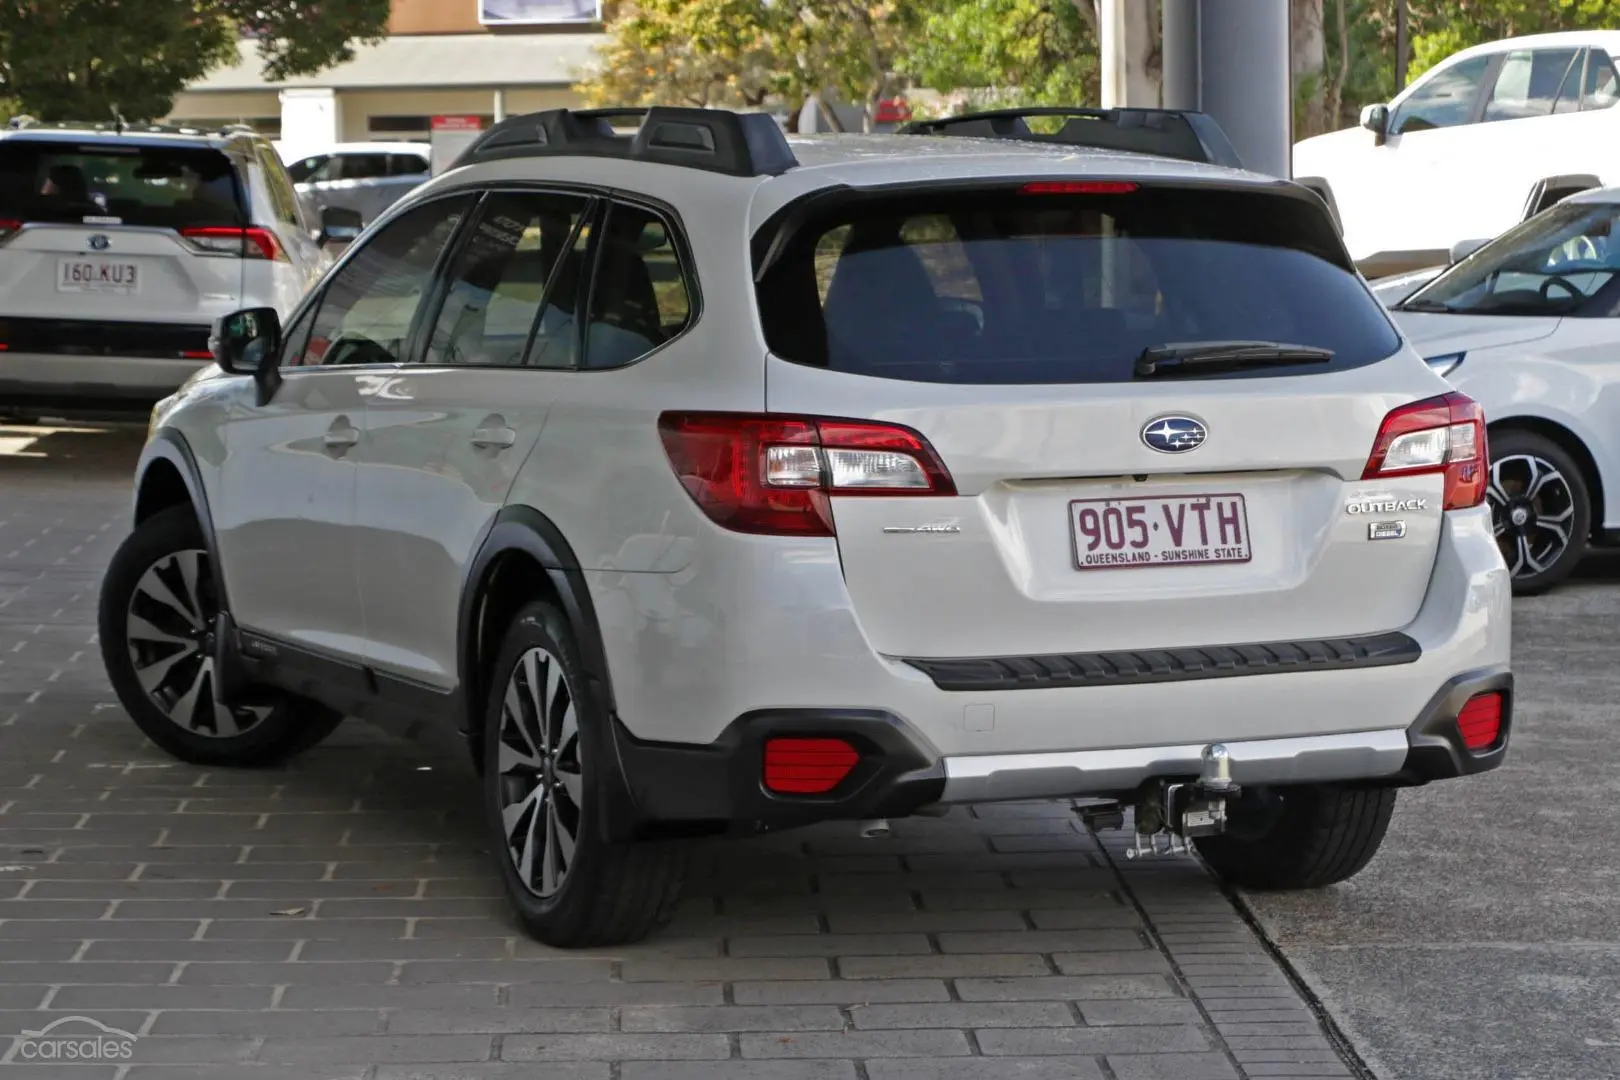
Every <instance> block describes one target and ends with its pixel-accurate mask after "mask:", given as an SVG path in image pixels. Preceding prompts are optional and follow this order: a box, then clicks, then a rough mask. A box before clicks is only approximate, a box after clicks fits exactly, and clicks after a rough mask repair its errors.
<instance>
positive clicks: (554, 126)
mask: <svg viewBox="0 0 1620 1080" xmlns="http://www.w3.org/2000/svg"><path fill="white" fill-rule="evenodd" d="M637 119H639V120H640V126H639V127H638V128H637V129H636V131H635V132H634V134H620V133H619V132H618V131H616V130H615V127H614V123H613V122H614V121H624V120H637ZM527 157H611V158H623V159H625V160H629V161H646V162H653V163H657V164H660V165H677V166H681V167H684V168H690V169H702V170H705V171H707V172H717V173H724V174H726V175H728V176H780V175H781V174H782V173H785V172H787V171H788V170H789V169H792V168H794V167H796V166H797V165H798V164H799V161H798V158H796V157H794V155H793V149H792V148H791V147H790V146H789V145H788V141H787V136H786V135H784V134H783V133H782V129H781V128H780V127H779V126H777V123H776V121H775V120H773V119H772V118H771V117H769V116H767V115H765V114H764V113H735V112H730V111H728V110H725V109H687V108H666V107H662V106H654V107H651V108H635V109H580V110H569V109H551V110H549V111H546V112H538V113H527V114H525V115H523V116H514V117H512V118H510V119H508V120H503V121H501V122H500V123H498V124H496V125H495V126H494V127H492V128H490V129H489V131H487V132H486V133H485V134H484V135H483V136H482V137H481V138H479V139H478V141H477V142H475V143H473V145H472V146H470V147H468V148H467V150H466V151H465V152H463V153H462V155H461V156H460V157H459V158H457V159H456V161H455V163H454V165H452V168H460V167H461V166H463V165H472V164H477V163H480V162H486V161H499V160H504V159H510V158H527Z"/></svg>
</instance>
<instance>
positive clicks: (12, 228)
mask: <svg viewBox="0 0 1620 1080" xmlns="http://www.w3.org/2000/svg"><path fill="white" fill-rule="evenodd" d="M22 227H23V223H22V222H20V221H18V220H17V219H16V218H0V243H4V242H5V241H6V240H7V239H9V238H10V237H11V234H12V233H14V232H16V231H17V230H18V229H20V228H22Z"/></svg>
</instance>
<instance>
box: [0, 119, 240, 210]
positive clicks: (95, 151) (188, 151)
mask: <svg viewBox="0 0 1620 1080" xmlns="http://www.w3.org/2000/svg"><path fill="white" fill-rule="evenodd" d="M244 205H245V203H244V199H243V192H242V184H241V181H240V180H239V178H238V177H237V175H236V170H235V169H234V168H233V167H232V165H231V160H230V158H228V157H226V156H225V155H224V154H222V153H220V152H219V151H218V150H212V149H209V148H207V147H191V146H183V147H167V146H141V145H138V144H137V145H131V144H124V145H114V144H96V143H85V144H74V143H67V142H54V141H53V142H44V141H36V142H30V141H28V140H25V139H6V140H4V141H0V207H3V208H4V210H5V214H6V216H7V217H13V218H19V219H21V220H23V221H28V222H56V223H71V224H78V223H81V222H85V221H90V222H92V223H94V224H107V225H143V226H153V227H159V228H175V229H178V228H185V227H189V226H208V225H215V226H233V225H242V224H245V223H246V222H247V214H246V213H245V212H244Z"/></svg>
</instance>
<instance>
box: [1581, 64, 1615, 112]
mask: <svg viewBox="0 0 1620 1080" xmlns="http://www.w3.org/2000/svg"><path fill="white" fill-rule="evenodd" d="M1617 100H1620V75H1616V74H1615V70H1614V61H1613V60H1611V59H1609V54H1608V53H1606V52H1604V51H1603V50H1602V49H1592V50H1591V51H1590V52H1588V54H1587V60H1586V86H1585V91H1584V92H1583V94H1582V95H1581V108H1582V109H1583V110H1586V111H1591V110H1596V109H1607V108H1609V107H1610V106H1612V105H1613V104H1614V103H1615V101H1617Z"/></svg>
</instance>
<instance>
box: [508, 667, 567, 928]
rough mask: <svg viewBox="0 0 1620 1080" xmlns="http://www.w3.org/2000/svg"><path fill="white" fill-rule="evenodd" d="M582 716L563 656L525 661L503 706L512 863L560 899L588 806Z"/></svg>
mask: <svg viewBox="0 0 1620 1080" xmlns="http://www.w3.org/2000/svg"><path fill="white" fill-rule="evenodd" d="M580 751H581V748H580V739H579V715H578V712H577V711H576V710H575V708H574V694H573V688H572V687H571V686H570V685H569V682H568V678H567V676H566V675H565V674H564V673H563V670H562V664H561V662H560V661H559V660H558V659H557V657H556V656H554V655H552V654H551V653H550V652H548V651H546V650H545V649H541V648H533V649H530V650H528V651H527V652H525V653H524V654H523V656H522V657H521V658H519V660H518V662H517V665H516V666H515V667H514V668H513V669H512V675H511V677H510V678H509V679H508V680H507V683H506V693H505V696H504V697H503V699H502V703H501V724H500V746H499V753H498V758H497V763H496V770H497V774H496V777H495V783H497V784H498V785H499V790H500V805H501V832H502V837H503V839H504V840H505V843H506V853H507V857H508V858H510V859H511V860H512V866H513V867H514V868H515V869H516V870H517V874H518V879H519V880H520V881H522V882H523V885H524V887H525V888H527V889H528V890H529V891H530V892H531V893H534V894H535V895H536V896H539V897H543V898H544V897H551V896H555V895H556V894H557V892H558V890H560V889H561V888H562V886H563V882H564V881H565V880H566V879H567V877H568V872H569V871H570V870H571V869H572V868H573V864H574V851H575V846H576V844H577V842H578V839H579V829H580V820H581V816H582V814H581V807H583V805H584V787H585V780H584V771H583V760H582V758H581V753H580Z"/></svg>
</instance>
